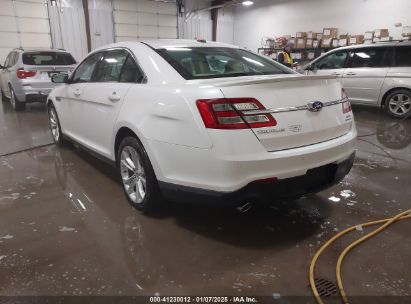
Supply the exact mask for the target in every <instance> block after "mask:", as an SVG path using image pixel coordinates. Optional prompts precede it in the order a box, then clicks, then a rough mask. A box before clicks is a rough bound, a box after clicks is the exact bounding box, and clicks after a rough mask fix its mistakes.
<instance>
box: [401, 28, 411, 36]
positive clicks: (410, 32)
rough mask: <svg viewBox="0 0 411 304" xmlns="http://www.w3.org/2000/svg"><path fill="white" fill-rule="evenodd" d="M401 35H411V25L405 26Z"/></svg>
mask: <svg viewBox="0 0 411 304" xmlns="http://www.w3.org/2000/svg"><path fill="white" fill-rule="evenodd" d="M401 35H402V37H411V26H404V27H403V28H402V34H401Z"/></svg>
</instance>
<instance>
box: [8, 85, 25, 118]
mask: <svg viewBox="0 0 411 304" xmlns="http://www.w3.org/2000/svg"><path fill="white" fill-rule="evenodd" d="M10 103H11V106H12V107H13V109H14V111H16V112H20V111H24V110H25V109H26V103H25V102H20V101H19V100H18V99H17V97H16V95H15V94H14V90H13V88H12V87H10Z"/></svg>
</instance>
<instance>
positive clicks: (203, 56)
mask: <svg viewBox="0 0 411 304" xmlns="http://www.w3.org/2000/svg"><path fill="white" fill-rule="evenodd" d="M156 51H157V52H158V53H159V54H160V55H161V56H162V57H163V58H164V59H165V60H166V61H167V62H168V63H170V65H172V66H173V67H174V68H175V69H176V70H177V72H179V73H180V74H181V76H183V77H184V78H185V79H207V78H221V77H236V76H249V75H274V74H290V73H292V71H290V70H289V69H287V68H285V67H283V66H282V65H280V64H278V63H276V62H274V61H273V60H270V59H267V58H264V57H262V56H258V55H256V54H253V53H251V52H249V51H246V50H243V49H235V48H224V47H169V48H164V49H158V50H156Z"/></svg>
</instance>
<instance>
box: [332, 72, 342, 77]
mask: <svg viewBox="0 0 411 304" xmlns="http://www.w3.org/2000/svg"><path fill="white" fill-rule="evenodd" d="M331 75H332V76H340V75H341V74H340V73H337V72H334V73H332V74H331Z"/></svg>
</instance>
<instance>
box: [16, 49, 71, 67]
mask: <svg viewBox="0 0 411 304" xmlns="http://www.w3.org/2000/svg"><path fill="white" fill-rule="evenodd" d="M75 63H76V61H75V60H74V58H73V56H71V54H69V53H62V52H30V53H24V54H23V64H27V65H71V64H75Z"/></svg>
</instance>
